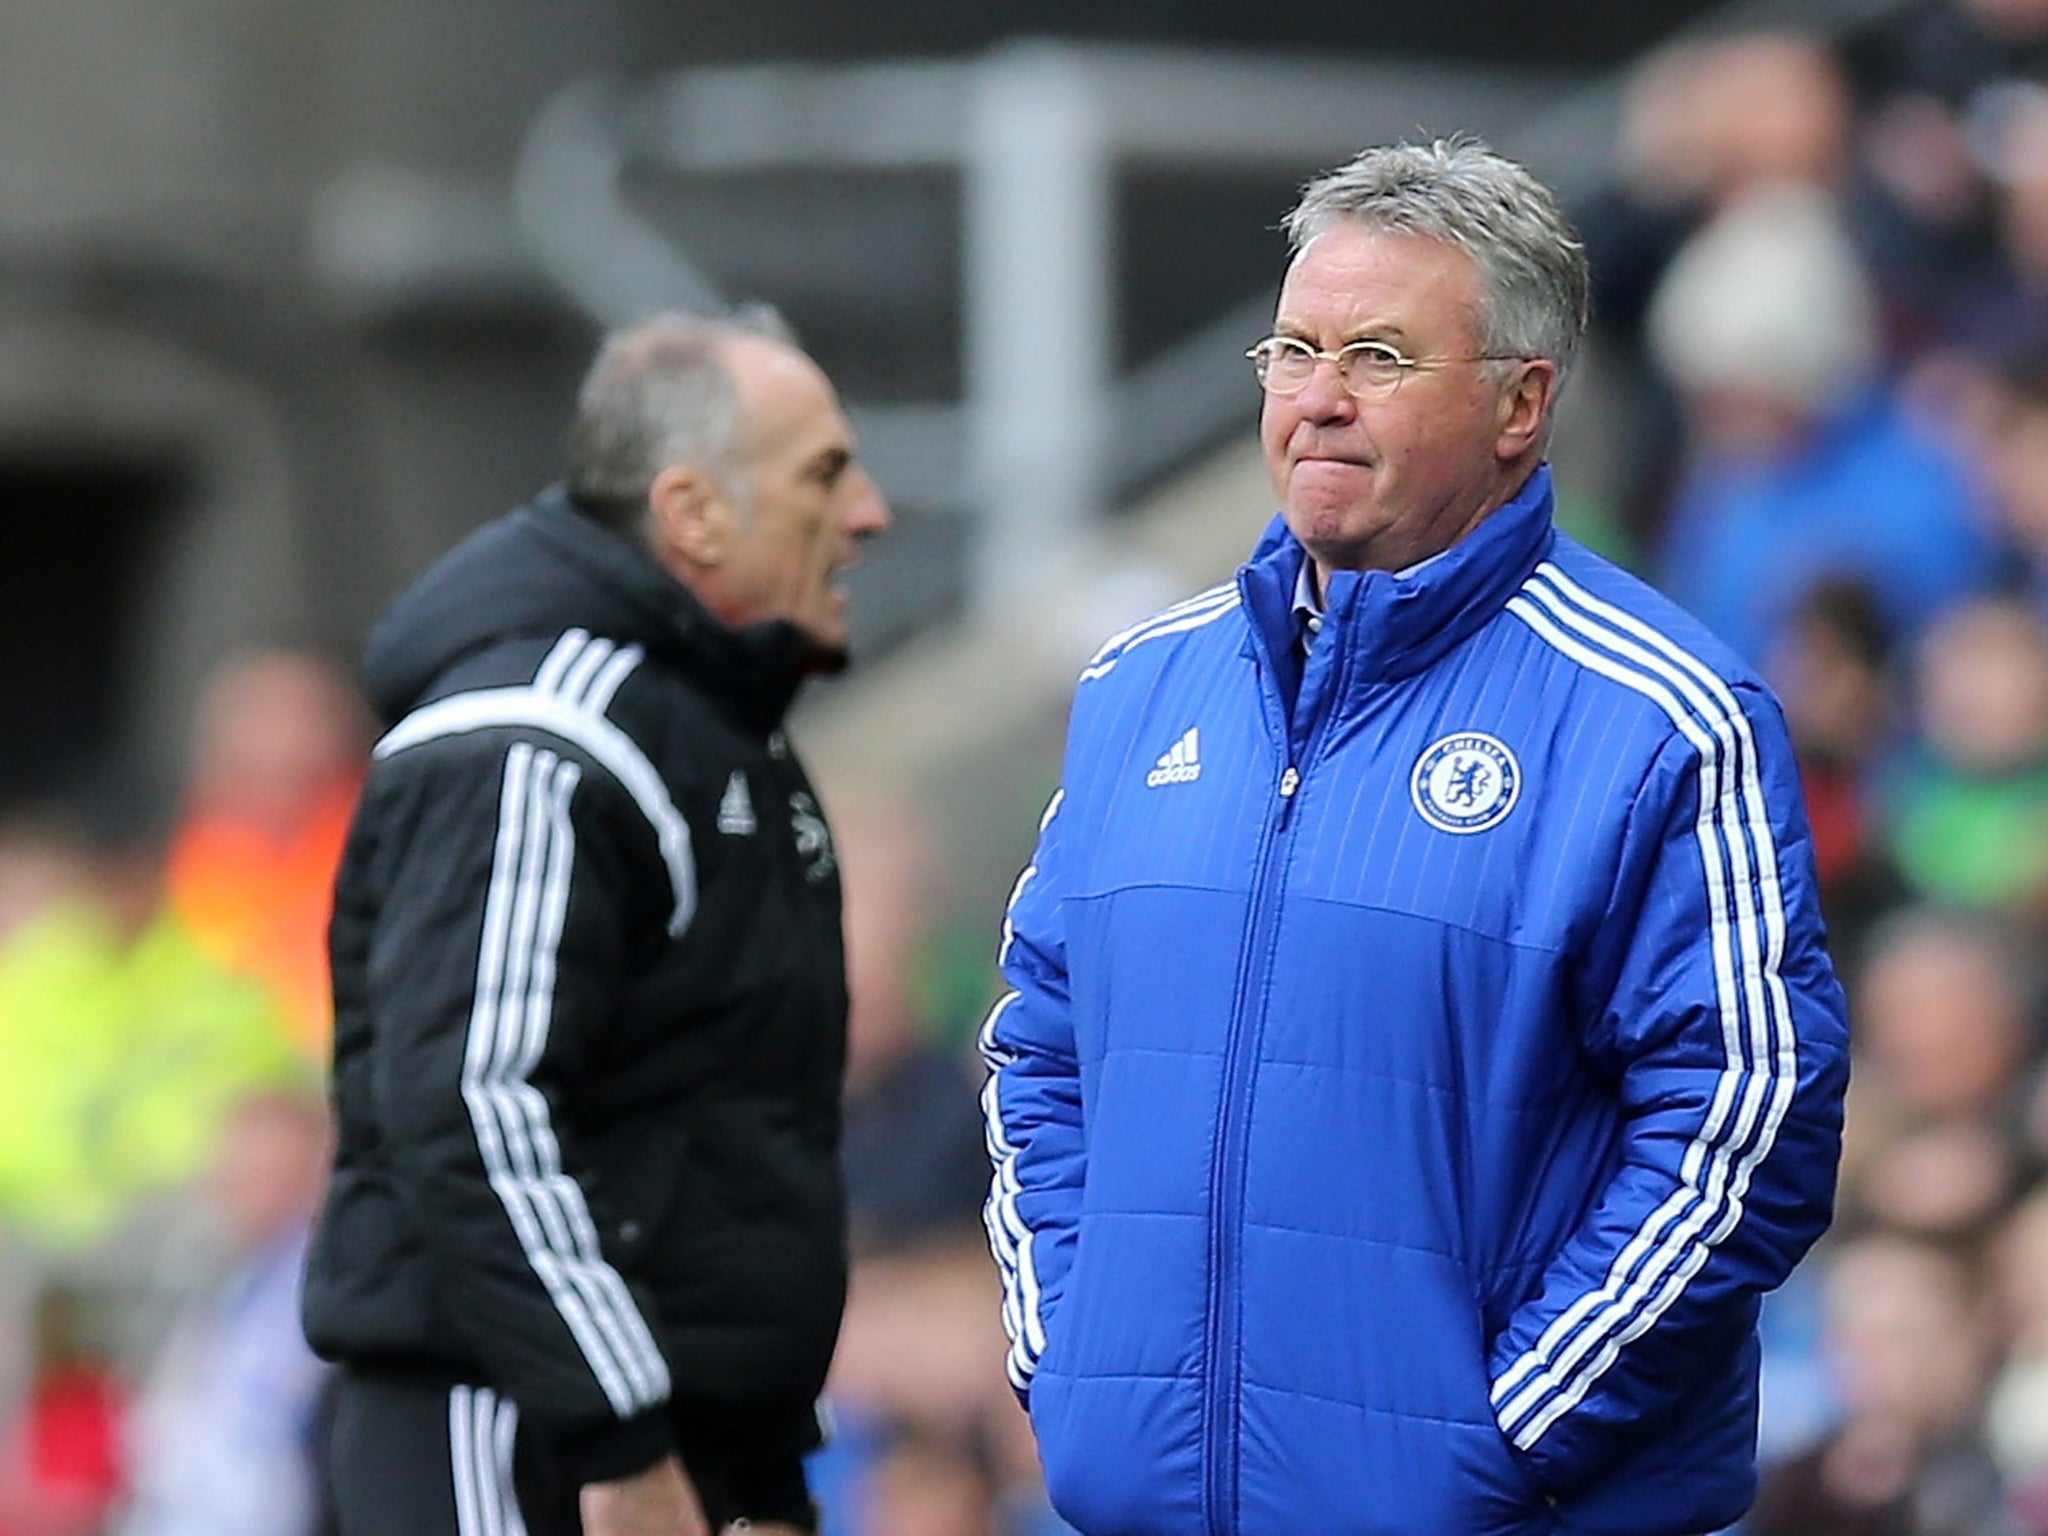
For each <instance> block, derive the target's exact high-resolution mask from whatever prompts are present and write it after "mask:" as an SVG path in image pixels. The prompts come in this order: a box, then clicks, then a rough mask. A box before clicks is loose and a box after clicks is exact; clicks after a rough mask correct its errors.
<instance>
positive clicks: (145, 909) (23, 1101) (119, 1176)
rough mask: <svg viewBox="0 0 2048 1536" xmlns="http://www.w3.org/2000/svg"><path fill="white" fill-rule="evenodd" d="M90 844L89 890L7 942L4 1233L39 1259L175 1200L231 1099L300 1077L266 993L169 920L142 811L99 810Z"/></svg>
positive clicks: (1, 1002) (2, 981)
mask: <svg viewBox="0 0 2048 1536" xmlns="http://www.w3.org/2000/svg"><path fill="white" fill-rule="evenodd" d="M116 801H119V802H121V803H119V804H116V803H115V802H116ZM93 837H94V842H93V846H92V847H91V849H90V850H89V852H88V853H87V856H86V860H85V866H84V867H85V868H86V869H87V870H89V879H88V881H87V882H86V883H85V884H84V885H83V886H82V887H79V888H76V889H71V890H69V891H67V892H66V893H65V894H62V895H60V896H58V897H56V898H54V899H52V900H50V901H49V902H47V903H46V904H44V905H43V906H42V907H41V909H40V910H38V911H37V912H36V913H35V914H34V915H33V916H31V917H29V918H28V919H27V920H26V921H24V922H23V923H22V924H21V925H20V926H19V927H17V928H15V929H14V931H13V932H12V933H11V934H8V935H7V936H6V937H5V939H4V941H0V1060H5V1061H6V1063H7V1071H6V1072H5V1073H4V1074H0V1220H5V1221H7V1222H8V1223H10V1224H11V1225H13V1226H14V1227H15V1229H16V1230H17V1231H18V1232H20V1233H21V1234H23V1236H25V1237H26V1238H27V1239H28V1240H29V1241H30V1242H32V1243H33V1244H35V1245H36V1246H38V1247H39V1248H41V1249H42V1250H43V1251H45V1252H48V1253H66V1252H77V1251H80V1250H82V1249H84V1248H86V1247H88V1246H89V1245H91V1244H93V1243H95V1242H97V1241H99V1240H101V1239H103V1238H105V1237H107V1236H108V1235H109V1234H110V1233H111V1232H112V1231H113V1230H114V1228H115V1227H116V1226H117V1225H119V1224H120V1223H121V1222H122V1221H123V1219H124V1218H125V1217H127V1216H128V1215H129V1214H130V1212H131V1210H132V1208H133V1206H134V1204H135V1202H137V1201H139V1200H141V1199H142V1198H143V1197H145V1196H149V1195H153V1194H160V1193H169V1192H174V1191H176V1190H178V1189H180V1188H181V1187H183V1186H184V1185H186V1184H187V1183H188V1182H189V1181H190V1180H191V1179H192V1178H193V1177H194V1176H195V1175H196V1174H197V1173H198V1172H199V1170H200V1169H201V1168H202V1167H204V1166H205V1164H206V1163H207V1161H208V1159H209V1158H210V1157H211V1156H212V1153H213V1149H214V1144H215V1139H216V1137H217V1135H218V1131H219V1125H220V1119H221V1115H222V1112H223V1111H224V1109H225V1108H226V1106H227V1105H228V1104H229V1103H230V1102H232V1101H233V1100H234V1099H235V1098H236V1097H238V1096H239V1095H240V1094H241V1093H243V1092H244V1091H246V1090H248V1089H249V1088H251V1087H254V1086H257V1085H261V1084H268V1083H277V1082H282V1081H288V1080H291V1079H292V1078H294V1077H295V1076H298V1075H300V1074H303V1073H304V1070H305V1068H304V1063H303V1060H302V1059H301V1058H300V1057H299V1056H298V1055H297V1053H296V1052H295V1051H294V1050H293V1049H292V1048H291V1046H290V1045H289V1044H288V1042H287V1040H286V1037H285V1033H284V1025H283V1021H282V1017H281V1015H280V1013H279V1011H278V1009H277V1008H276V1006H275V1004H274V1002H273V1000H272V999H271V997H270V996H269V994H268V993H266V992H265V991H264V990H263V989H262V988H261V987H260V986H259V985H258V984H256V983H255V982H253V981H251V980H249V979H248V978H247V977H244V976H241V975H238V974H236V973H235V972H233V971H230V970H228V969H227V968H225V967H223V966H222V965H220V964H219V963H218V962H217V961H216V960H214V958H213V957H212V956H210V955H209V954H207V953H206V951H205V950H204V949H203V948H202V947H201V946H200V945H199V944H198V942H197V941H196V940H195V939H194V938H193V937H192V935H191V933H190V932H189V931H188V930H187V929H186V928H185V927H184V925H183V924H182V923H180V922H179V921H178V920H177V918H176V917H175V916H174V915H173V914H171V913H170V912H169V911H167V910H166V909H165V907H164V905H163V902H162V891H163V886H162V863H161V849H162V845H161V841H160V839H159V838H158V836H157V835H156V834H155V832H154V829H153V826H152V824H151V823H150V820H149V815H148V811H147V809H146V808H145V807H142V806H139V805H138V804H136V803H134V801H133V799H132V797H131V796H129V795H128V793H127V792H123V793H122V794H120V795H115V796H110V797H109V800H108V802H107V804H106V805H105V806H104V807H103V808H102V810H101V811H100V813H99V816H98V825H97V827H96V829H95V831H94V834H93Z"/></svg>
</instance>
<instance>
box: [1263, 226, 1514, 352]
mask: <svg viewBox="0 0 2048 1536" xmlns="http://www.w3.org/2000/svg"><path fill="white" fill-rule="evenodd" d="M1480 300H1481V285H1480V274H1479V269H1478V267H1477V265H1476V264H1475V263H1474V262H1473V260H1472V258H1471V257H1470V256H1468V255H1467V254H1466V253H1465V252H1464V251H1462V250H1460V249H1459V248H1458V247H1457V246H1455V245H1452V244H1450V243H1449V242H1448V241H1445V240H1442V239H1439V238H1438V237H1436V236H1434V235H1427V234H1420V233H1416V232H1413V231H1410V230H1403V229H1389V228H1383V227H1380V226H1377V225H1371V224H1365V223H1360V222H1355V221H1346V220H1339V221H1337V222H1335V223H1333V224H1331V225H1329V226H1328V227H1327V228H1325V229H1323V230H1322V231H1320V232H1319V233H1317V234H1316V235H1315V236H1313V237H1312V238H1311V239H1309V240H1308V241H1307V242H1306V243H1304V244H1303V246H1302V248H1301V249H1300V250H1299V251H1298V252H1296V254H1295V256H1294V259H1293V260H1292V261H1290V262H1289V263H1288V266H1287V274H1286V276H1285V277H1284V278H1283V279H1282V281H1281V284H1280V295H1279V299H1278V302H1277V304H1276V305H1275V309H1274V315H1275V319H1276V320H1277V321H1278V322H1280V326H1279V328H1280V329H1282V330H1286V329H1289V328H1299V327H1301V326H1308V325H1314V326H1325V325H1337V326H1340V327H1356V326H1375V325H1379V326H1390V327H1392V328H1394V329H1398V330H1411V329H1413V328H1414V327H1415V326H1417V325H1421V324H1427V323H1434V324H1437V325H1443V324H1447V323H1448V324H1454V325H1463V326H1465V327H1466V328H1468V329H1469V328H1471V327H1473V326H1476V324H1477V322H1478V319H1479V313H1480Z"/></svg>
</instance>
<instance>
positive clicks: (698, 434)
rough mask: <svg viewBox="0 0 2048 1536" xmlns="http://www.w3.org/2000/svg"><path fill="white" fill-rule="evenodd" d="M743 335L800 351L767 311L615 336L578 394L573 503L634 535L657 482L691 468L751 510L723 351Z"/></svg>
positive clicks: (648, 325) (675, 320) (734, 393)
mask: <svg viewBox="0 0 2048 1536" xmlns="http://www.w3.org/2000/svg"><path fill="white" fill-rule="evenodd" d="M741 336H753V337H759V338H762V339H764V340H768V341H779V342H782V343H784V344H786V345H789V346H795V345H796V338H795V337H794V335H793V334H792V333H791V331H790V329H789V326H788V325H787V323H785V322H784V320H783V318H782V316H781V315H780V314H778V313H777V312H776V311H775V310H774V309H773V308H772V307H770V306H768V305H766V304H753V305H747V306H745V307H743V308H740V309H735V310H733V311H732V312H730V313H728V314H720V315H696V314H690V313H687V312H685V311H681V310H669V311H665V312H663V313H661V314H657V315H652V316H650V317H648V318H647V319H645V320H640V321H637V322H635V323H634V324H632V325H630V326H627V327H625V328H624V329H621V330H617V331H614V332H612V333H611V334H610V335H608V336H607V337H606V338H605V340H604V344H603V345H602V346H600V347H599V348H598V353H597V357H596V359H595V360H594V361H593V362H592V363H591V365H590V370H589V372H588V373H586V374H585V375H584V376H583V384H582V387H581V388H580V389H578V391H577V394H576V417H575V420H574V422H573V423H572V425H571V426H570V429H569V496H570V499H571V500H572V501H574V502H575V503H576V505H577V506H578V507H580V508H581V509H582V510H583V511H584V512H585V513H587V514H588V515H589V516H591V517H593V518H596V519H597V520H598V521H599V522H601V523H604V524H606V525H607V526H609V527H612V528H615V529H617V530H619V531H620V532H623V533H635V532H638V531H639V530H640V529H641V527H642V524H643V520H644V519H645V517H646V515H647V493H648V490H649V489H650V488H651V487H652V486H653V484H654V477H655V476H656V475H659V474H660V473H661V472H662V471H663V470H664V469H667V468H669V467H670V466H671V465H675V464H688V465H692V466H694V467H696V468H698V469H701V470H703V471H704V472H705V473H707V474H710V475H713V476H715V477H716V478H718V479H719V480H720V481H721V482H722V483H724V485H725V486H726V489H727V490H728V491H730V492H731V494H732V496H733V499H734V500H735V501H736V502H737V503H738V505H739V507H740V509H741V510H742V511H746V510H747V507H748V486H747V483H746V476H745V475H744V473H742V471H744V470H745V468H746V464H747V444H746V441H745V439H746V422H745V421H744V420H743V419H742V412H741V410H740V397H739V391H738V389H737V388H736V387H735V386H734V384H733V379H732V372H731V370H730V369H729V368H728V367H727V365H726V361H725V357H724V344H725V343H726V342H727V341H730V340H732V339H733V338H735V337H741Z"/></svg>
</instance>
